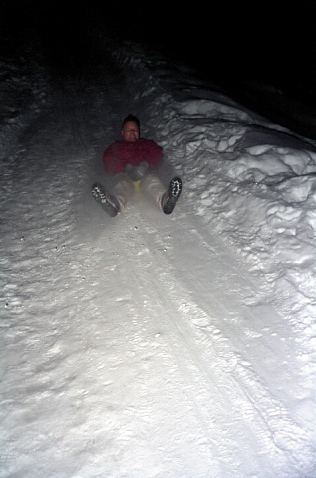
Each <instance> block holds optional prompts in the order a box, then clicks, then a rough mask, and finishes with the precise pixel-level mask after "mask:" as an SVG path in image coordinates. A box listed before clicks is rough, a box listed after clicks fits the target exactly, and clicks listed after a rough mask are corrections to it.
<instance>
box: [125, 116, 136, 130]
mask: <svg viewBox="0 0 316 478" xmlns="http://www.w3.org/2000/svg"><path fill="white" fill-rule="evenodd" d="M128 121H133V123H136V124H137V126H138V128H140V121H139V119H138V118H137V116H135V115H128V116H126V118H125V119H124V121H123V125H122V128H124V126H125V124H126V123H128Z"/></svg>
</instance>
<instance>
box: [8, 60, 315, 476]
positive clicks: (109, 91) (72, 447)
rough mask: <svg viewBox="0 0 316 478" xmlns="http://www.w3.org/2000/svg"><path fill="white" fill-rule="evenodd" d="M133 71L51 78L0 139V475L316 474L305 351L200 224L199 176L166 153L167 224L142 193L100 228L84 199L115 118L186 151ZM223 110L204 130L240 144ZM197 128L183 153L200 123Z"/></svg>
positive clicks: (260, 289) (244, 269)
mask: <svg viewBox="0 0 316 478" xmlns="http://www.w3.org/2000/svg"><path fill="white" fill-rule="evenodd" d="M138 65H139V67H140V70H141V71H140V72H139V71H138V73H136V72H135V71H134V72H133V75H134V76H133V79H132V80H131V76H130V75H131V71H130V70H129V71H128V74H129V79H128V82H127V83H126V82H125V79H124V76H123V72H124V69H123V66H122V65H121V67H120V68H121V69H120V70H115V73H113V71H112V74H111V76H109V75H105V74H104V76H103V77H102V78H98V81H97V82H94V83H91V81H90V82H89V83H86V82H84V81H83V80H82V81H78V82H74V81H73V80H71V81H70V80H69V82H66V83H65V84H64V85H63V87H62V88H61V87H59V86H58V84H51V85H50V87H49V88H47V90H46V93H45V94H46V102H45V103H44V104H41V106H38V110H36V109H35V110H34V114H33V115H30V116H24V117H23V118H21V119H20V120H19V121H17V122H16V123H15V124H14V126H15V127H14V128H10V129H9V132H10V134H11V139H13V140H14V141H11V143H10V144H11V146H9V145H8V143H6V142H4V146H3V151H4V152H5V156H4V161H3V166H2V170H3V172H2V175H1V180H0V181H1V189H2V190H3V191H4V193H3V197H4V201H3V208H2V216H1V226H2V231H3V232H2V238H3V242H2V251H1V269H2V272H3V286H2V288H1V289H2V318H1V326H2V333H1V336H2V339H1V342H2V345H1V361H2V379H1V390H2V399H1V404H2V407H1V423H2V425H1V428H2V431H1V450H2V452H1V462H0V476H1V477H11V476H15V477H21V478H22V477H23V478H26V477H32V478H36V477H38V478H42V477H43V476H45V477H59V478H61V477H65V478H68V477H84V478H88V477H96V476H98V477H128V478H130V477H131V478H132V477H135V478H136V477H143V476H146V477H155V478H156V477H160V478H165V477H170V478H174V477H195V478H198V477H210V476H212V477H214V478H215V477H216V478H229V477H231V478H237V477H240V478H245V477H249V478H250V477H262V478H270V477H271V478H272V477H273V478H276V477H284V478H285V477H289V476H290V477H291V478H302V477H305V478H312V477H313V476H315V475H314V473H315V470H316V468H315V437H313V433H314V432H315V427H314V424H313V421H312V418H313V415H314V410H315V409H314V402H313V401H312V390H313V383H312V379H311V377H312V375H311V374H310V369H308V370H306V367H305V368H303V367H302V362H300V360H299V357H300V354H302V353H303V352H301V350H302V341H300V340H299V338H298V337H297V336H296V332H297V330H296V329H295V327H294V325H293V321H291V320H287V316H286V313H285V312H284V311H285V310H286V307H285V306H283V305H282V304H283V303H282V301H281V302H280V304H281V305H280V308H279V310H278V308H277V306H276V303H272V302H271V303H270V302H269V300H268V296H269V295H268V292H269V293H270V289H269V288H268V289H267V284H266V277H265V276H264V275H260V274H254V273H253V272H249V270H248V268H249V265H247V263H244V262H243V256H242V255H238V254H237V252H236V250H235V249H234V247H233V246H232V243H231V242H229V241H227V234H226V235H225V234H224V233H223V234H222V235H221V234H220V233H219V230H216V229H213V228H212V227H210V225H209V224H208V221H207V217H205V216H206V215H207V208H208V207H209V206H210V205H211V199H210V198H211V196H210V194H209V192H208V191H209V190H208V189H203V188H205V175H204V173H203V172H201V171H199V174H197V175H196V177H195V178H194V177H191V178H190V177H189V176H190V175H189V173H188V171H189V170H190V164H188V162H187V163H186V164H183V163H181V161H179V160H178V159H177V157H176V156H175V157H171V158H169V160H170V163H171V164H172V167H173V169H174V170H175V171H176V172H177V173H179V174H181V176H182V177H183V181H184V190H183V195H182V196H181V199H180V201H179V204H178V205H177V208H176V210H175V211H174V213H173V214H172V215H171V216H164V215H163V214H162V213H161V212H160V211H159V210H157V209H156V208H155V206H154V205H153V204H150V203H148V202H146V200H145V199H144V198H142V197H135V199H134V201H132V202H131V203H130V204H129V206H128V209H127V211H126V213H125V214H124V215H120V216H119V217H117V218H115V219H113V218H109V217H107V216H106V215H105V213H104V212H103V211H102V209H101V208H100V207H99V206H98V205H97V204H96V203H95V202H94V200H93V198H92V196H91V194H90V189H91V185H92V183H93V181H95V180H96V179H99V180H101V182H102V181H103V171H102V165H101V157H102V152H103V149H104V148H105V147H106V146H107V145H108V144H110V143H111V142H112V141H113V140H114V139H116V138H117V132H118V131H119V127H120V124H121V120H122V118H123V117H124V116H125V115H126V114H128V113H130V112H135V113H137V114H139V115H140V116H141V117H142V118H143V120H144V122H145V126H146V128H147V129H145V131H144V130H143V134H144V136H147V137H153V139H156V140H157V141H158V140H159V141H160V143H162V144H163V145H164V146H165V143H167V142H168V141H169V142H170V143H171V147H170V144H169V148H170V150H172V147H174V149H176V148H178V149H179V147H180V146H181V143H177V144H175V143H173V145H172V137H170V139H169V138H168V131H170V130H168V125H167V124H166V122H164V123H163V124H160V123H159V119H160V118H161V117H163V115H164V114H166V113H165V110H164V109H163V106H162V107H161V109H159V108H158V109H157V105H159V103H160V102H161V103H162V105H166V103H167V100H168V101H169V99H168V98H169V97H168V96H167V95H166V94H165V93H164V92H163V91H162V90H161V88H160V87H159V85H158V86H157V82H156V80H154V79H153V78H152V77H151V76H150V75H149V74H148V72H147V71H145V70H144V71H142V68H143V65H142V64H141V63H138ZM113 68H114V66H112V69H113ZM125 68H127V67H125ZM141 81H142V83H141ZM144 82H147V83H146V87H144V86H143V85H144ZM140 84H142V90H140ZM43 88H44V87H43ZM180 96H181V95H180ZM180 96H179V98H180ZM179 98H178V101H180V99H179ZM176 105H177V103H176V101H174V103H172V104H171V106H169V108H170V109H169V110H168V114H169V115H170V116H169V119H170V120H171V119H172V117H174V116H175V115H176V114H177V110H176ZM190 107H191V108H192V104H191V106H190V102H188V106H187V116H185V114H184V116H183V121H189V116H188V115H189V112H188V109H189V108H190ZM184 109H185V108H184ZM228 109H229V108H228ZM234 114H235V110H234V109H232V110H231V116H232V122H231V123H230V124H227V125H226V126H225V127H224V126H223V128H222V129H221V130H220V129H219V126H218V125H216V124H214V128H215V129H216V128H217V132H216V137H217V138H218V141H219V143H221V144H222V145H223V144H233V143H234V142H235V141H236V137H240V136H241V134H240V133H238V131H237V130H238V118H237V116H236V117H234V118H233V115H234ZM240 114H241V115H245V114H246V113H244V112H241V113H240ZM156 124H159V125H160V126H159V127H160V129H159V130H156V129H155V127H156ZM194 128H195V129H194ZM236 131H237V133H236ZM155 133H157V134H158V135H160V136H159V137H157V136H156V137H155ZM191 135H192V142H191V146H190V147H191V148H192V151H194V142H198V140H199V138H200V135H201V133H200V130H199V126H198V124H197V125H196V124H193V127H192V129H191ZM238 135H239V136H238ZM173 138H175V136H173ZM13 144H14V146H13ZM214 148H215V147H214ZM194 161H195V158H194V157H193V158H192V164H191V171H192V172H195V171H196V166H195V163H194ZM186 170H187V175H186ZM217 179H218V178H217ZM213 180H214V178H213ZM215 187H216V184H214V185H213V188H215ZM245 213H247V211H245ZM235 232H236V231H235ZM249 247H251V244H250V246H249ZM311 327H312V326H311ZM304 343H305V342H304ZM304 350H305V349H304ZM306 355H308V351H307V350H306ZM305 362H306V361H305Z"/></svg>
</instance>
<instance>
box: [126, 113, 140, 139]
mask: <svg viewBox="0 0 316 478" xmlns="http://www.w3.org/2000/svg"><path fill="white" fill-rule="evenodd" d="M139 135H140V122H139V119H138V118H137V116H134V115H128V116H127V117H126V118H125V120H124V121H123V125H122V136H123V138H124V140H125V141H137V140H138V139H139Z"/></svg>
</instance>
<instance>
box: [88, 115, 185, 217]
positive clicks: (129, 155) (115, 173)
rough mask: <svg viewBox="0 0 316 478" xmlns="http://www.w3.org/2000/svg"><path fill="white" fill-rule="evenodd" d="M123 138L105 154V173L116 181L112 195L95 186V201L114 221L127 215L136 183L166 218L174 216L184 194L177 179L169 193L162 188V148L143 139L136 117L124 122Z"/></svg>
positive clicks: (130, 116)
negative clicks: (124, 214) (127, 205)
mask: <svg viewBox="0 0 316 478" xmlns="http://www.w3.org/2000/svg"><path fill="white" fill-rule="evenodd" d="M122 136H123V140H120V141H115V143H113V144H112V145H111V146H109V147H108V148H107V149H106V150H105V151H104V154H103V164H104V169H105V172H106V173H107V174H108V175H110V176H112V177H113V181H114V186H113V188H112V190H111V192H109V191H106V190H104V188H103V186H102V185H101V184H100V183H95V184H94V185H93V186H92V194H93V196H94V198H95V200H96V201H97V202H98V203H99V204H100V205H101V206H102V207H103V209H104V210H105V211H106V212H107V213H108V214H109V215H110V216H112V217H114V216H116V215H117V214H118V213H119V212H123V211H124V209H125V207H126V204H127V202H128V200H129V198H130V197H131V196H132V194H133V193H134V192H135V183H136V184H137V187H139V189H140V191H141V193H142V194H143V193H144V194H147V195H149V196H151V197H152V198H153V199H154V201H155V202H156V204H157V205H158V207H159V208H161V209H162V211H163V212H164V213H165V214H171V213H172V211H173V210H174V207H175V205H176V203H177V201H178V199H179V197H180V194H181V190H182V180H181V178H179V177H174V178H172V179H171V181H170V183H169V186H168V188H167V189H166V187H165V186H164V185H163V183H162V181H161V179H160V177H159V174H158V170H159V168H161V166H162V162H163V156H162V153H163V151H162V147H161V146H159V145H158V144H156V143H155V142H154V141H153V140H147V139H144V138H141V137H140V122H139V119H138V118H137V117H136V116H134V115H128V116H127V117H126V118H125V119H124V121H123V125H122Z"/></svg>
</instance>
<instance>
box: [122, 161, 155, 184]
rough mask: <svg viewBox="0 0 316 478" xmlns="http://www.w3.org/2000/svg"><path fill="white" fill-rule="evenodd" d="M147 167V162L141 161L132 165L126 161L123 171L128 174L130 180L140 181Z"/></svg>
mask: <svg viewBox="0 0 316 478" xmlns="http://www.w3.org/2000/svg"><path fill="white" fill-rule="evenodd" d="M148 169H149V163H147V161H142V162H141V163H139V165H138V166H133V165H132V164H131V163H127V165H126V166H125V172H126V173H127V174H128V175H129V177H130V178H131V180H132V181H140V180H141V179H142V178H143V177H144V176H145V174H146V173H147V171H148Z"/></svg>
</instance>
